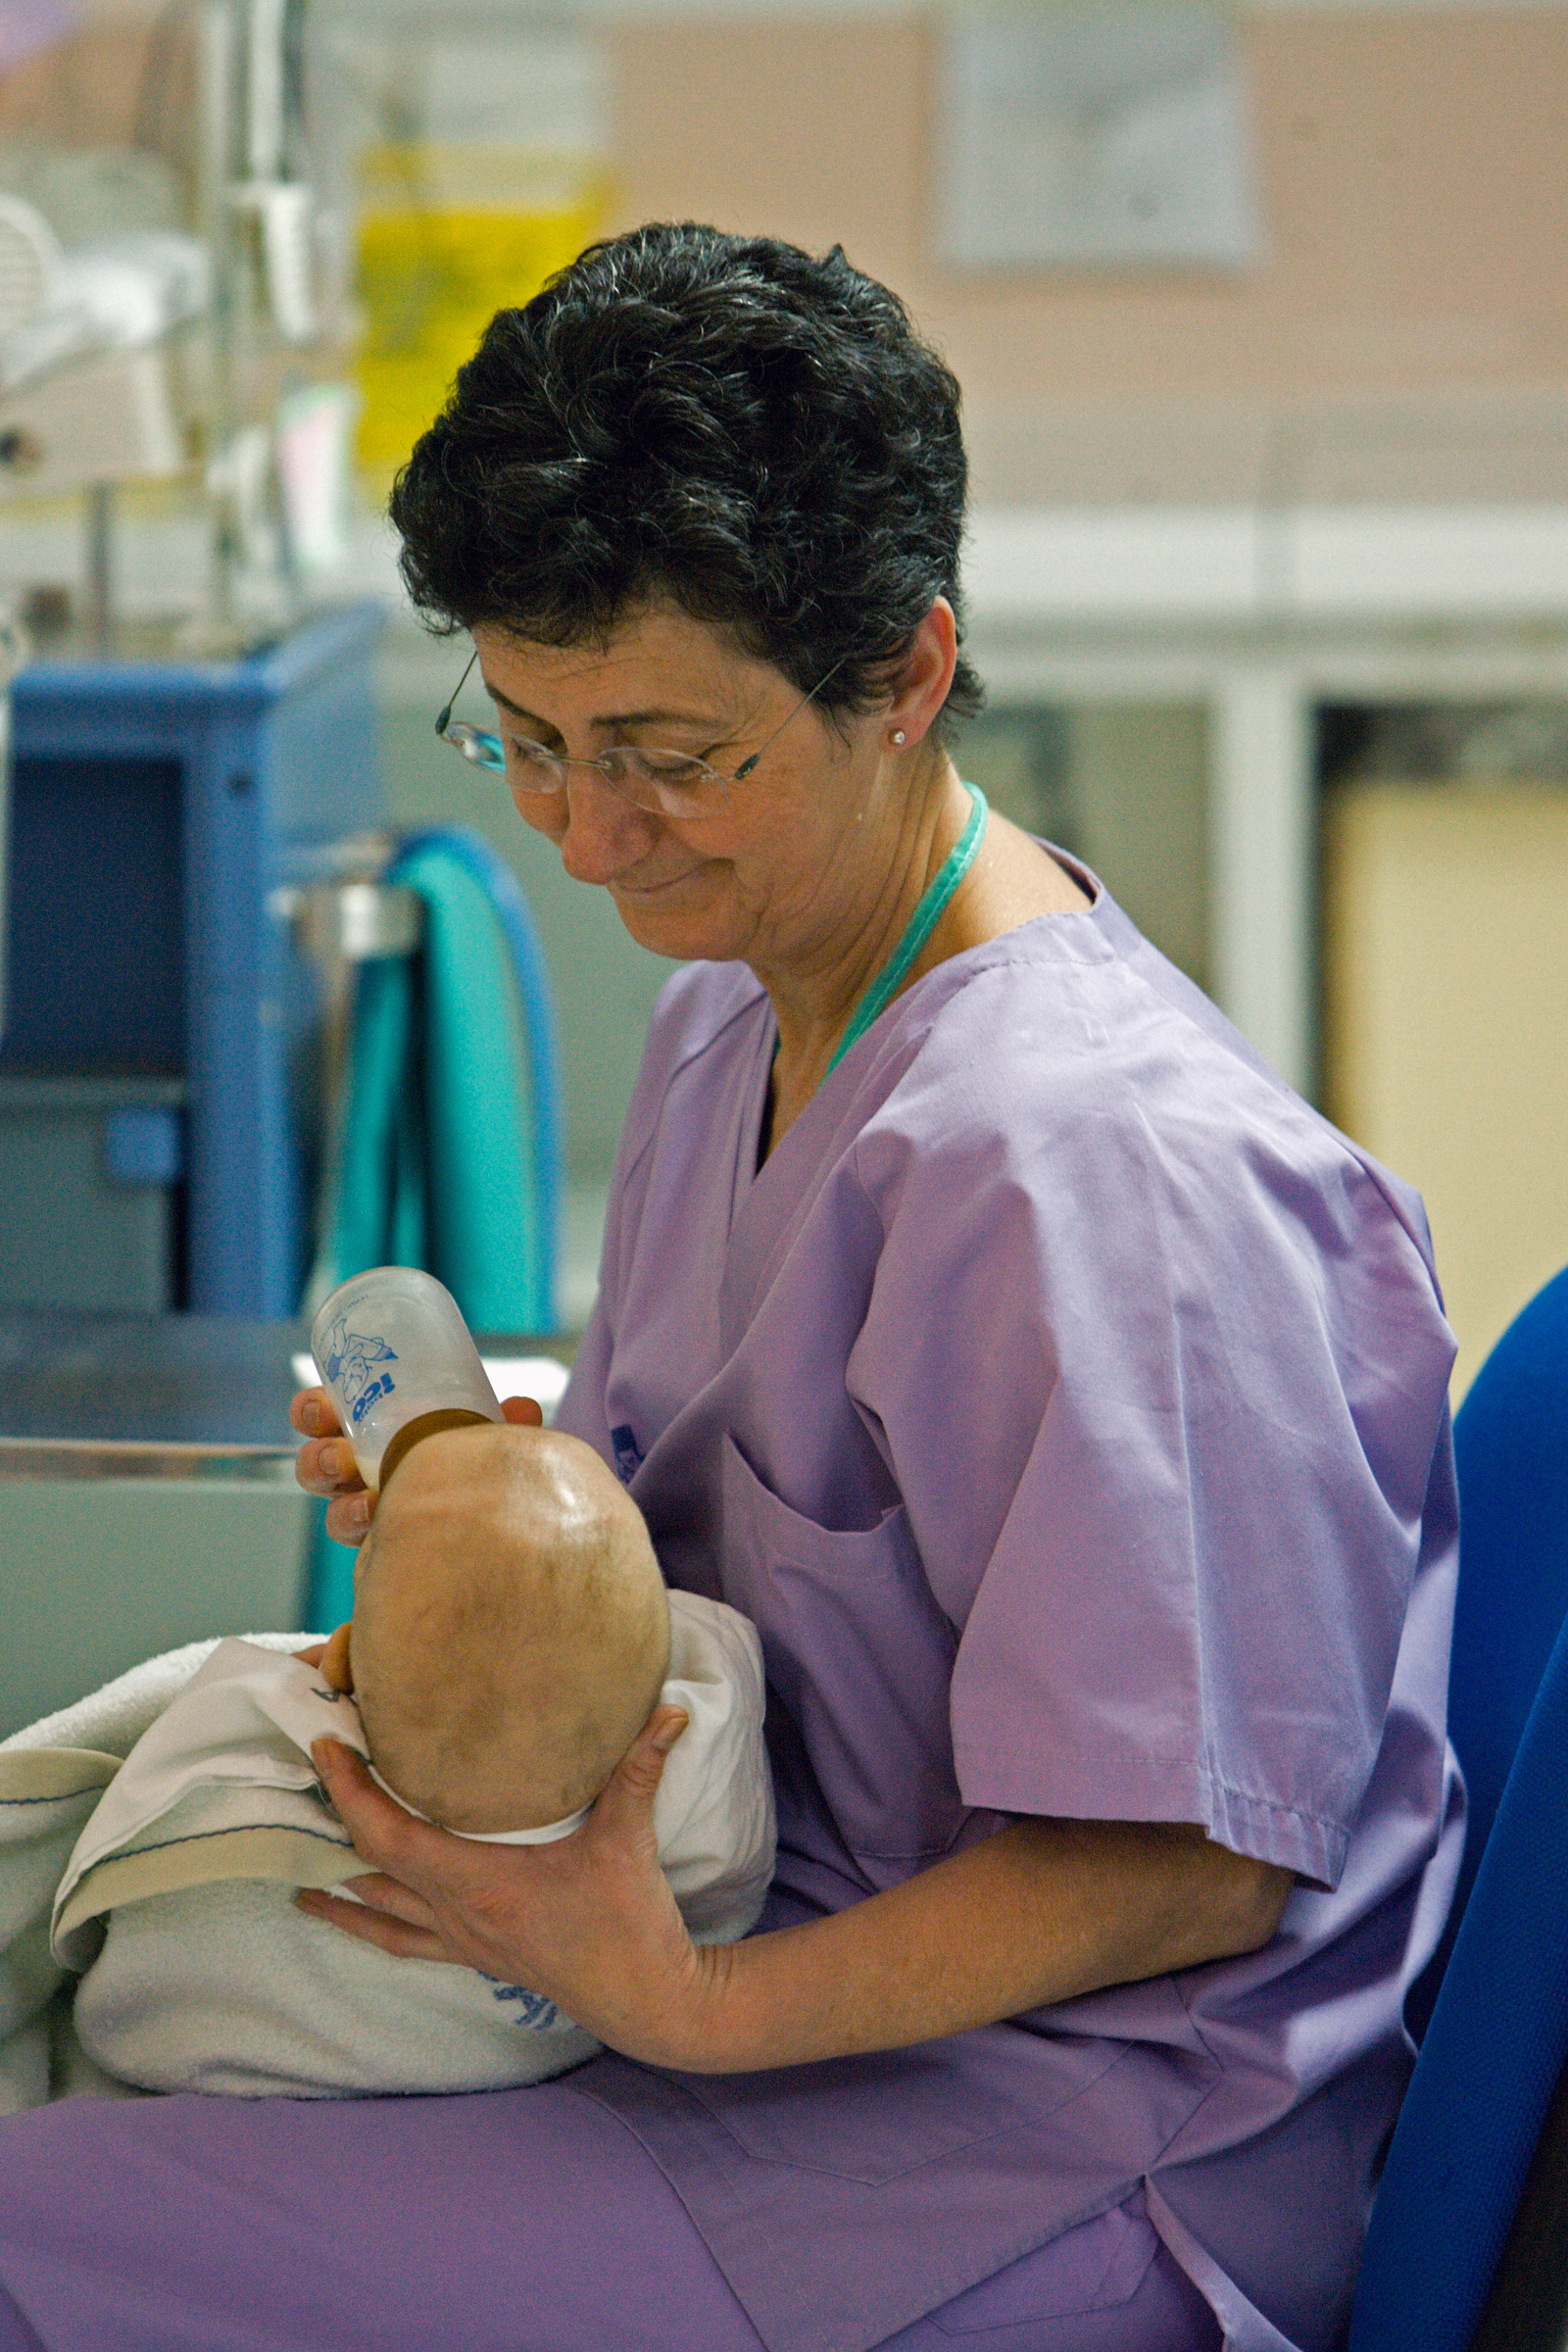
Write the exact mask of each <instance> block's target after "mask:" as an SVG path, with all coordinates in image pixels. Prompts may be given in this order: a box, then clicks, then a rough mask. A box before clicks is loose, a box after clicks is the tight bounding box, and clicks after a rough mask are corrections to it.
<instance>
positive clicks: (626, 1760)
mask: <svg viewBox="0 0 1568 2352" xmlns="http://www.w3.org/2000/svg"><path fill="white" fill-rule="evenodd" d="M687 1720H688V1718H687V1715H686V1711H685V1709H684V1708H683V1707H665V1706H660V1707H656V1708H655V1709H654V1711H653V1713H652V1714H651V1715H650V1716H649V1718H648V1721H647V1722H646V1723H645V1724H644V1725H643V1728H642V1730H641V1731H640V1732H639V1733H638V1735H637V1737H636V1739H635V1740H633V1741H632V1743H631V1745H630V1747H628V1748H627V1750H626V1753H625V1754H624V1755H623V1756H622V1757H621V1759H620V1762H619V1763H618V1764H617V1765H616V1767H615V1770H614V1774H613V1779H612V1787H613V1786H614V1783H615V1782H617V1781H618V1782H619V1784H620V1786H621V1787H622V1789H626V1790H627V1791H628V1792H629V1793H630V1794H631V1795H633V1796H637V1797H641V1798H642V1799H643V1800H644V1801H645V1802H646V1803H649V1804H651V1803H652V1802H653V1799H654V1794H655V1791H656V1790H657V1789H658V1787H659V1784H660V1781H661V1780H662V1777H663V1771H664V1758H665V1757H666V1756H667V1755H668V1753H669V1751H670V1749H671V1748H672V1747H673V1746H674V1744H675V1742H676V1740H678V1739H679V1738H680V1736H681V1734H682V1733H683V1732H684V1731H685V1729H686V1724H687Z"/></svg>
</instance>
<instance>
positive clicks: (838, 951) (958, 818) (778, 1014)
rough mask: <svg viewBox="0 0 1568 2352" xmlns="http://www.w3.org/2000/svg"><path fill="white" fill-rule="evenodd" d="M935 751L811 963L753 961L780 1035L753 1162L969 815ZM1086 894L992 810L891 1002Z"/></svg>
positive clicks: (843, 1024)
mask: <svg viewBox="0 0 1568 2352" xmlns="http://www.w3.org/2000/svg"><path fill="white" fill-rule="evenodd" d="M938 759H939V763H940V764H939V766H938V768H937V769H936V771H935V772H934V774H933V778H932V788H931V790H929V791H928V792H927V793H926V794H925V795H924V796H923V797H922V799H921V801H920V803H919V806H918V808H917V809H912V810H911V811H910V813H909V818H908V821H907V825H906V828H905V831H904V833H903V835H902V836H901V839H900V842H899V845H898V855H897V856H896V857H895V858H892V859H890V860H888V861H887V864H886V869H885V873H884V875H883V877H882V878H881V880H880V884H879V887H877V888H876V889H875V890H874V891H873V892H872V893H870V894H869V897H868V902H867V905H866V907H865V908H864V910H863V912H862V913H861V914H860V915H859V917H858V918H852V920H851V921H850V922H849V923H847V924H846V925H844V926H843V927H842V928H841V929H840V930H839V931H837V932H836V933H835V935H834V938H833V941H832V943H831V951H832V952H830V953H825V954H824V956H823V957H822V958H821V959H820V962H818V963H809V964H807V963H801V964H796V965H792V966H791V967H790V968H788V969H779V968H776V967H773V966H770V965H767V964H764V963H762V962H760V961H758V962H754V964H753V969H754V970H755V971H756V973H757V976H758V978H759V979H760V981H761V983H762V985H763V987H764V988H765V989H766V990H767V993H768V996H769V998H770V999H771V1001H772V1005H773V1012H774V1017H775V1019H776V1021H777V1023H778V1035H779V1044H778V1053H777V1055H776V1057H775V1059H774V1063H773V1070H772V1077H771V1081H770V1084H769V1090H768V1102H767V1106H766V1110H765V1112H764V1116H763V1123H762V1133H761V1137H760V1147H759V1152H758V1164H759V1166H760V1165H761V1163H762V1161H763V1160H764V1159H766V1157H767V1155H768V1153H769V1152H771V1151H772V1150H773V1148H774V1146H775V1145H776V1144H777V1143H778V1142H779V1141H780V1139H781V1138H782V1137H783V1136H784V1135H785V1134H786V1132H787V1131H788V1129H789V1128H790V1127H791V1126H793V1124H794V1122H795V1120H796V1119H798V1118H799V1117H800V1115H801V1113H802V1111H803V1110H805V1108H806V1106H807V1104H808V1103H809V1102H810V1100H811V1098H812V1096H813V1095H814V1094H815V1093H816V1090H817V1088H818V1087H819V1086H820V1085H821V1083H822V1080H823V1079H824V1078H825V1077H826V1075H827V1072H828V1070H829V1068H830V1066H831V1064H832V1062H833V1058H834V1055H835V1054H836V1053H837V1051H838V1048H839V1043H840V1040H841V1039H842V1038H843V1035H844V1032H845V1030H846V1029H847V1028H848V1026H849V1024H850V1022H851V1020H852V1019H853V1018H854V1015H855V1010H856V1007H857V1006H858V1004H859V1002H860V1000H861V998H862V997H863V996H864V995H865V993H866V991H867V989H869V988H870V987H872V986H873V985H874V983H875V981H876V978H877V975H878V973H879V972H881V970H882V969H883V967H884V965H885V964H886V963H887V961H888V959H889V957H890V956H892V955H893V954H894V953H895V951H896V950H897V947H898V944H899V941H900V939H901V938H902V936H903V933H904V930H905V927H906V925H907V923H908V921H909V918H910V916H911V915H912V913H913V912H914V909H915V907H917V906H918V904H919V901H920V898H921V896H922V894H923V893H924V892H925V890H926V889H927V888H928V887H929V885H930V883H931V882H932V880H933V878H934V877H935V876H936V874H937V873H938V872H939V871H940V869H941V867H942V864H943V861H944V860H945V859H946V858H947V857H948V856H949V854H950V852H951V851H952V850H953V848H954V846H955V844H956V842H957V840H958V838H959V836H960V835H961V833H962V832H963V829H964V827H965V825H966V824H967V822H968V820H969V817H970V814H971V812H972V804H971V801H970V798H969V795H968V793H967V791H966V790H965V789H964V787H963V785H962V784H961V782H960V781H959V778H958V775H957V771H956V769H955V767H954V766H953V763H952V761H951V760H949V759H948V758H947V756H946V754H939V755H938ZM1090 903H1091V902H1090V900H1089V897H1088V894H1087V893H1086V892H1085V891H1083V890H1082V889H1080V887H1079V886H1078V884H1077V883H1076V882H1075V881H1074V880H1073V878H1072V876H1071V875H1070V874H1069V873H1067V872H1066V871H1065V870H1064V868H1063V867H1061V866H1060V865H1058V864H1057V862H1056V860H1055V859H1054V858H1052V857H1050V856H1049V855H1048V854H1047V852H1046V851H1044V850H1043V849H1041V847H1040V845H1039V843H1038V842H1036V841H1033V840H1031V839H1030V837H1029V835H1028V834H1026V833H1023V832H1020V831H1019V829H1018V827H1017V826H1016V825H1013V824H1010V823H1008V822H1007V820H1006V819H1005V818H1001V817H998V816H997V815H996V814H995V813H994V812H993V814H992V815H991V817H990V819H989V821H988V823H987V825H986V829H985V833H984V836H983V837H982V840H981V843H980V847H979V851H978V854H977V855H976V857H975V858H974V861H973V864H972V865H971V866H970V868H969V870H968V872H967V873H966V874H965V875H964V876H963V879H962V881H961V882H960V884H959V886H958V888H957V889H956V891H955V892H954V894H953V897H952V898H951V899H950V900H949V902H948V904H947V906H946V907H944V908H943V910H942V912H941V914H940V916H939V917H938V919H937V922H936V924H935V926H934V928H933V930H932V932H931V936H930V937H929V939H928V940H927V941H926V943H925V945H924V947H923V948H922V949H921V950H920V953H919V954H918V956H916V957H915V959H914V961H913V962H912V963H911V965H910V967H909V969H908V971H907V974H906V975H905V977H904V980H903V982H902V984H901V986H900V987H899V988H898V990H897V991H896V992H895V996H894V998H892V999H890V1002H896V1001H897V998H898V997H899V996H902V995H903V994H904V992H905V990H906V989H908V988H912V987H913V985H914V983H915V982H916V981H917V980H920V979H922V978H923V977H924V976H925V974H926V973H927V972H930V971H934V970H935V969H936V967H937V966H938V965H939V964H941V963H945V962H947V961H948V959H949V957H951V956H958V955H961V954H962V953H963V952H964V951H965V949H968V948H973V947H979V946H982V945H984V944H985V942H986V941H988V940H991V939H997V938H1000V937H1002V936H1003V934H1004V933H1005V932H1007V931H1011V930H1014V929H1016V928H1017V926H1018V925H1019V924H1020V923H1025V922H1029V921H1032V920H1033V919H1034V917H1035V916H1037V915H1041V914H1065V913H1074V912H1078V911H1081V910H1082V909H1083V908H1084V907H1088V906H1089V905H1090Z"/></svg>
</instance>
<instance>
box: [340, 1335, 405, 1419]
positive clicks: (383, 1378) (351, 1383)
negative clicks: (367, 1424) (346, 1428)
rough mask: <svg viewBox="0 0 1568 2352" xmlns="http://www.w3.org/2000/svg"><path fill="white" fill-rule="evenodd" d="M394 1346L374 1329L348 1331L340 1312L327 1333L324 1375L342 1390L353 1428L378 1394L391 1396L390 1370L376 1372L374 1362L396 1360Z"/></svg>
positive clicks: (392, 1387) (393, 1382)
mask: <svg viewBox="0 0 1568 2352" xmlns="http://www.w3.org/2000/svg"><path fill="white" fill-rule="evenodd" d="M397 1360H398V1358H397V1349H396V1348H389V1347H388V1346H387V1344H386V1342H385V1340H383V1339H379V1338H377V1337H376V1336H375V1335H374V1334H373V1333H369V1332H361V1331H350V1329H349V1327H348V1319H347V1317H346V1316H344V1315H339V1316H337V1317H336V1319H335V1320H334V1322H333V1324H332V1327H331V1329H330V1330H329V1331H328V1333H327V1335H326V1363H325V1365H324V1367H323V1369H324V1370H325V1373H326V1377H327V1379H328V1380H329V1381H331V1383H332V1385H333V1387H334V1388H339V1389H341V1390H342V1392H343V1401H344V1403H345V1404H346V1405H347V1406H348V1408H349V1419H350V1420H351V1421H352V1422H353V1424H354V1426H355V1428H356V1429H358V1428H359V1425H360V1423H361V1422H362V1421H363V1420H364V1418H365V1416H366V1414H367V1413H368V1411H369V1409H370V1407H371V1405H372V1404H373V1403H374V1402H375V1400H376V1398H377V1397H390V1396H391V1394H392V1391H393V1389H394V1388H395V1386H396V1385H397V1384H396V1383H395V1381H394V1380H393V1378H392V1375H391V1373H390V1372H379V1373H378V1372H376V1371H374V1370H373V1369H372V1367H373V1366H374V1365H376V1364H385V1363H393V1364H395V1363H396V1362H397Z"/></svg>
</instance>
